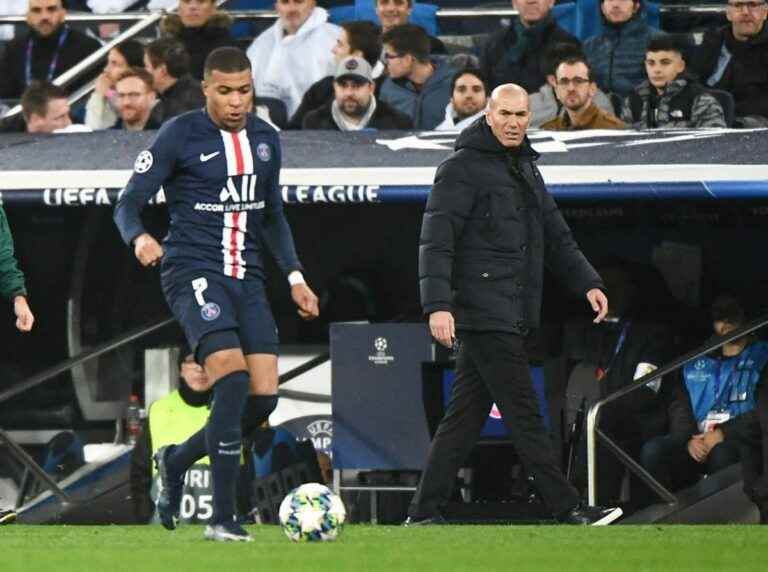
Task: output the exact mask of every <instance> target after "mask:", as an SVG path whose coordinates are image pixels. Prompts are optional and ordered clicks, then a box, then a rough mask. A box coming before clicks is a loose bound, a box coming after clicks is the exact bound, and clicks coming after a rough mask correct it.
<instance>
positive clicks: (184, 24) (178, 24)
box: [160, 0, 235, 81]
mask: <svg viewBox="0 0 768 572" xmlns="http://www.w3.org/2000/svg"><path fill="white" fill-rule="evenodd" d="M231 25H232V18H230V17H229V15H228V14H227V13H226V12H223V11H220V10H217V9H216V0H179V13H178V14H168V15H167V16H165V17H164V18H163V20H162V22H161V24H160V29H161V31H162V32H163V35H165V36H171V37H172V38H176V39H177V40H179V41H180V42H181V43H182V44H184V47H185V48H186V50H187V53H188V54H189V69H190V73H191V74H192V76H193V77H194V78H195V79H197V80H198V81H200V80H202V79H203V65H204V64H205V58H207V57H208V54H210V53H211V52H212V51H213V50H215V49H216V48H221V47H222V46H234V45H235V40H234V39H233V38H232V35H231V34H230V32H229V28H230V26H231Z"/></svg>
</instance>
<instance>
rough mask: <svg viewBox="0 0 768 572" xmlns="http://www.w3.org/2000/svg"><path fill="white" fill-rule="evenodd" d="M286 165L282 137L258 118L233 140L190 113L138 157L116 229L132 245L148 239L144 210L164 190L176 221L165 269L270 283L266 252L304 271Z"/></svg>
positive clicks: (285, 266)
mask: <svg viewBox="0 0 768 572" xmlns="http://www.w3.org/2000/svg"><path fill="white" fill-rule="evenodd" d="M280 162H281V151H280V140H279V137H278V134H277V132H276V131H275V129H274V128H273V127H271V126H270V125H269V124H267V123H266V122H264V121H262V120H261V119H259V118H258V117H256V116H254V115H249V116H248V120H247V122H246V125H245V127H244V128H243V129H242V130H241V131H239V132H237V133H233V132H229V131H224V130H222V129H220V128H219V127H218V126H217V125H216V124H215V123H214V122H213V121H212V120H211V118H210V117H209V116H208V113H207V112H206V111H205V110H196V111H191V112H189V113H185V114H183V115H180V116H178V117H175V118H173V119H171V120H170V121H168V122H167V123H166V124H164V125H163V127H162V128H161V129H160V131H159V132H158V134H157V137H156V139H155V140H154V142H153V143H152V145H151V146H150V147H149V149H147V150H145V151H142V152H141V153H140V154H139V156H138V157H137V158H136V162H135V164H134V173H133V175H132V176H131V179H130V181H129V182H128V185H127V186H126V188H125V191H124V192H123V193H122V195H121V197H120V200H119V201H118V203H117V205H116V207H115V213H114V219H115V223H116V224H117V227H118V229H119V230H120V234H121V236H122V238H123V240H124V241H125V242H126V243H127V244H131V243H132V242H133V240H134V239H135V238H136V237H137V236H139V235H140V234H143V233H144V232H146V230H145V229H144V226H143V224H142V222H141V216H140V214H141V210H142V208H143V207H144V205H146V204H147V202H148V201H149V200H150V198H152V197H153V196H154V195H155V194H156V193H157V192H158V190H159V189H160V188H161V187H162V189H163V190H164V193H165V199H166V202H167V204H168V210H169V213H170V218H171V221H170V230H169V232H168V235H167V236H166V237H165V240H164V241H163V246H164V255H163V266H164V268H167V267H170V268H172V269H178V270H180V271H186V270H189V271H193V272H199V271H209V272H216V273H221V274H224V275H225V276H229V277H231V278H235V279H240V280H242V279H244V278H246V277H258V278H263V277H264V261H263V252H264V250H265V247H266V249H267V250H269V251H270V252H271V253H272V255H273V256H274V258H275V260H276V261H277V263H278V266H280V268H281V270H282V271H283V272H284V273H286V274H288V273H290V272H291V271H293V270H300V269H301V265H300V263H299V260H298V257H297V255H296V249H295V247H294V243H293V237H292V236H291V231H290V228H289V227H288V223H287V221H286V220H285V215H284V213H283V202H282V196H281V194H280V187H279V176H280Z"/></svg>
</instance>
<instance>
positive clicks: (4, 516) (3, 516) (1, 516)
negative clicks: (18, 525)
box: [0, 509, 16, 524]
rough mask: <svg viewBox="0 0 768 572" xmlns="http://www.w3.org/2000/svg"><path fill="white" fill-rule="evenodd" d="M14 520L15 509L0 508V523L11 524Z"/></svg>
mask: <svg viewBox="0 0 768 572" xmlns="http://www.w3.org/2000/svg"><path fill="white" fill-rule="evenodd" d="M15 520H16V511H15V510H10V509H6V510H0V524H11V523H12V522H14V521H15Z"/></svg>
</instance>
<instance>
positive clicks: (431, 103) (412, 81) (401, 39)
mask: <svg viewBox="0 0 768 572" xmlns="http://www.w3.org/2000/svg"><path fill="white" fill-rule="evenodd" d="M382 41H383V42H384V60H385V61H386V64H387V74H388V75H389V77H388V78H387V79H385V80H384V83H383V84H382V85H381V91H380V93H379V99H380V100H381V101H385V102H387V103H388V104H390V105H391V106H392V107H394V108H395V109H398V110H400V111H402V112H403V113H405V114H406V115H407V116H408V117H410V118H411V119H412V120H413V125H414V127H415V128H416V129H434V128H435V127H437V125H438V124H439V123H440V122H441V121H442V119H443V112H444V111H443V110H444V109H445V106H446V105H447V104H448V102H449V101H450V99H451V82H452V79H453V76H454V75H455V74H456V71H457V70H456V69H455V68H454V67H452V66H451V65H450V64H449V63H448V62H447V61H446V60H445V59H440V58H439V56H438V57H434V58H431V59H430V55H429V38H428V37H427V33H426V32H425V31H424V30H423V29H422V28H421V27H419V26H415V25H413V24H403V25H401V26H395V27H394V28H392V29H391V30H390V31H389V32H387V33H386V34H384V36H383V38H382Z"/></svg>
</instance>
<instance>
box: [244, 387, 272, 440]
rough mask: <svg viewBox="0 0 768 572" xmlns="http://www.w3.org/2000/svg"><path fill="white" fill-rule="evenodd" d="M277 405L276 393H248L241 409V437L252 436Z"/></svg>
mask: <svg viewBox="0 0 768 572" xmlns="http://www.w3.org/2000/svg"><path fill="white" fill-rule="evenodd" d="M275 407H277V395H249V396H248V401H246V402H245V409H244V410H243V437H244V438H252V437H253V434H254V433H255V432H256V431H257V430H258V429H259V427H261V425H262V424H263V423H264V422H265V421H266V420H267V419H269V415H270V413H272V412H273V411H274V410H275Z"/></svg>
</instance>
